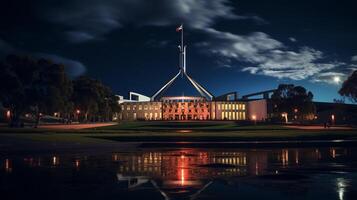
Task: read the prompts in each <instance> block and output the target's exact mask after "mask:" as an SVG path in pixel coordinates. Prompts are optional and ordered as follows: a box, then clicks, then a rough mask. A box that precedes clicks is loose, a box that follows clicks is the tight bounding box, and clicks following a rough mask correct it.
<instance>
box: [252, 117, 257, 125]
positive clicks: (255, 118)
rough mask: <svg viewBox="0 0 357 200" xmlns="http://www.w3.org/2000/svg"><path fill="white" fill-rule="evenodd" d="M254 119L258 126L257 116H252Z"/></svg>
mask: <svg viewBox="0 0 357 200" xmlns="http://www.w3.org/2000/svg"><path fill="white" fill-rule="evenodd" d="M252 119H253V121H254V124H257V116H256V115H252Z"/></svg>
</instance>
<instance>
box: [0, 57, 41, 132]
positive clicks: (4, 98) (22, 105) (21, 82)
mask: <svg viewBox="0 0 357 200" xmlns="http://www.w3.org/2000/svg"><path fill="white" fill-rule="evenodd" d="M0 65H1V66H0V101H1V102H2V104H3V106H4V107H5V108H7V109H9V110H10V113H11V115H10V116H11V119H10V121H11V125H12V126H19V125H20V123H21V122H20V116H21V115H22V114H23V113H24V112H25V111H26V109H27V108H28V103H27V102H28V100H29V98H28V94H29V93H30V92H29V90H30V88H31V86H32V84H33V81H34V79H35V77H36V76H37V70H36V69H37V66H36V61H35V60H33V59H31V58H30V57H27V56H25V57H20V56H16V55H10V56H8V57H7V58H6V59H5V61H4V62H2V63H1V64H0Z"/></svg>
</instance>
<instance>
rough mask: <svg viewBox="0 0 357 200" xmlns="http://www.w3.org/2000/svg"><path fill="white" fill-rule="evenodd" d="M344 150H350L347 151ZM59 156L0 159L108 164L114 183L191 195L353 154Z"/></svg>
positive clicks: (9, 166)
mask: <svg viewBox="0 0 357 200" xmlns="http://www.w3.org/2000/svg"><path fill="white" fill-rule="evenodd" d="M349 153H350V154H351V155H349V156H347V154H349ZM60 156H61V157H60ZM60 156H59V155H53V156H44V157H30V156H28V157H25V158H20V159H19V160H16V159H12V158H11V160H10V159H9V158H6V159H3V160H2V161H3V166H4V167H3V169H5V172H7V173H10V172H14V171H13V168H14V166H15V169H18V168H16V165H17V164H20V163H22V164H25V165H26V166H28V167H44V168H48V167H50V168H51V167H52V169H51V170H55V171H59V170H61V169H66V168H68V167H72V168H73V169H74V171H75V172H76V173H81V172H82V171H84V174H86V173H87V171H85V170H91V169H96V168H98V167H103V169H104V168H105V169H111V170H113V171H112V172H113V175H114V174H115V175H116V179H117V180H118V184H121V185H123V186H124V187H125V188H135V187H140V186H142V185H143V184H151V185H152V186H153V187H155V188H156V189H157V190H159V191H160V192H162V193H163V194H165V195H166V194H168V196H170V194H173V193H175V194H178V193H180V194H183V193H185V194H186V196H191V197H193V196H195V195H198V194H199V193H200V191H203V190H204V188H206V187H208V186H209V185H210V184H211V183H212V180H214V179H219V180H227V181H231V180H232V178H234V179H236V178H238V179H239V178H240V177H241V176H260V175H265V174H281V173H285V172H286V169H287V168H289V167H291V166H293V167H296V166H298V167H302V166H304V165H306V164H310V163H317V162H320V161H331V159H334V160H333V162H338V161H339V160H338V159H339V158H344V159H349V158H352V157H353V154H352V152H350V151H348V150H346V149H344V148H323V149H314V148H313V149H308V148H306V149H304V148H302V149H296V148H293V149H278V148H277V149H256V150H255V149H228V150H221V149H208V150H201V149H177V150H157V151H156V150H151V149H146V151H137V152H120V153H113V154H110V155H108V154H105V155H100V156H73V155H70V156H68V155H60ZM19 161H21V162H19ZM71 173H73V171H72V172H71ZM78 177H80V176H78ZM347 185H348V182H347V181H346V180H345V179H336V192H337V193H338V196H339V198H340V200H342V199H344V195H345V191H346V189H345V188H346V187H347ZM143 186H144V185H143ZM147 186H148V185H145V187H147ZM173 191H174V192H173ZM170 192H171V193H170Z"/></svg>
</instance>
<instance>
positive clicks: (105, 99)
mask: <svg viewBox="0 0 357 200" xmlns="http://www.w3.org/2000/svg"><path fill="white" fill-rule="evenodd" d="M73 91H74V92H73V97H72V100H73V102H74V105H75V107H76V108H77V109H79V110H80V112H81V113H82V114H83V117H84V121H89V120H96V119H98V118H100V119H101V120H110V118H111V116H112V114H113V112H116V111H117V110H118V109H119V105H118V99H117V97H116V96H115V95H114V94H113V92H112V91H111V89H110V88H109V87H107V86H105V85H104V84H102V83H101V82H100V81H98V80H95V79H91V78H89V77H86V76H81V77H79V78H78V79H76V80H74V81H73Z"/></svg>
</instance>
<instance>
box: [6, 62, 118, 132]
mask: <svg viewBox="0 0 357 200" xmlns="http://www.w3.org/2000/svg"><path fill="white" fill-rule="evenodd" d="M0 102H1V104H2V106H3V107H4V108H5V109H7V110H8V111H7V112H8V116H7V117H8V118H9V121H10V124H11V125H12V126H20V125H21V124H22V123H23V118H24V116H25V115H29V114H30V115H31V116H33V121H34V123H35V125H36V126H37V125H38V123H39V122H40V119H41V117H42V116H44V115H52V116H53V115H54V114H56V115H57V116H58V117H60V118H61V119H63V121H64V122H71V121H72V120H78V121H84V122H87V121H108V120H111V119H112V116H113V113H115V112H117V111H118V110H119V105H118V97H117V96H115V95H114V94H113V92H112V90H111V89H110V88H109V87H108V86H106V85H104V84H103V83H102V82H100V81H98V80H95V79H92V78H90V77H87V76H81V77H78V78H76V79H74V80H71V79H70V78H69V76H68V74H67V73H66V72H65V66H64V65H62V64H58V63H54V62H52V61H51V60H48V59H44V58H40V59H35V58H32V57H30V56H19V55H9V56H7V57H6V58H5V60H4V61H2V62H0Z"/></svg>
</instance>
